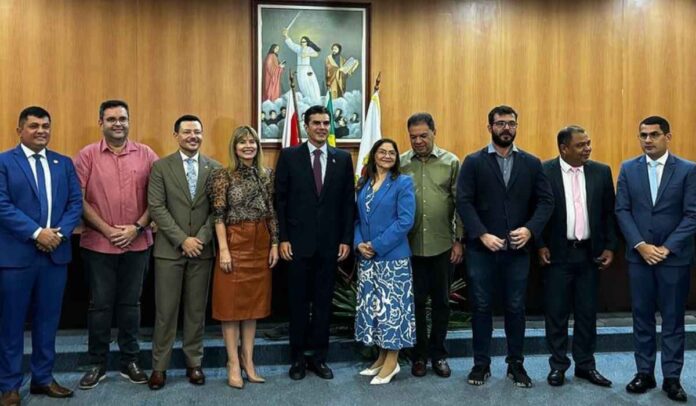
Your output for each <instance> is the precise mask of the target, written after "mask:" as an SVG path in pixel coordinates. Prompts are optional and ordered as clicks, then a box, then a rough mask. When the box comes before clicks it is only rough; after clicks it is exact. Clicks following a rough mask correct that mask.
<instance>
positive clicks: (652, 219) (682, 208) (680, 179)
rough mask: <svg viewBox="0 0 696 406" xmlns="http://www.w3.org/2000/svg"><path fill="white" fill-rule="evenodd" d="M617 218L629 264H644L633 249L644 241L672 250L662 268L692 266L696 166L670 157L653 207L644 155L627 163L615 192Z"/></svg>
mask: <svg viewBox="0 0 696 406" xmlns="http://www.w3.org/2000/svg"><path fill="white" fill-rule="evenodd" d="M616 218H617V220H618V222H619V226H620V227H621V231H622V232H623V235H624V237H625V238H626V259H627V260H628V261H629V262H633V263H644V261H643V257H641V256H640V254H639V253H638V251H637V250H635V249H634V248H633V247H635V246H636V244H638V243H639V242H641V241H645V242H646V243H649V244H654V245H657V246H662V245H664V246H665V247H667V248H668V249H669V250H670V254H669V256H668V257H667V259H665V260H664V261H662V262H661V263H660V264H662V265H667V266H688V265H690V264H691V263H692V262H693V257H694V233H695V232H696V165H694V163H693V162H690V161H686V160H684V159H681V158H679V157H677V156H675V155H673V154H672V153H670V154H669V156H668V157H667V162H666V163H665V167H664V168H663V172H662V179H661V181H660V187H659V189H658V191H657V199H656V201H655V205H654V206H653V203H652V198H651V197H650V181H649V180H648V164H647V163H646V159H645V155H641V156H639V157H637V158H634V159H631V160H628V161H625V162H624V163H623V164H622V165H621V172H620V173H619V181H618V185H617V188H616Z"/></svg>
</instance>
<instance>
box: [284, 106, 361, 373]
mask: <svg viewBox="0 0 696 406" xmlns="http://www.w3.org/2000/svg"><path fill="white" fill-rule="evenodd" d="M304 124H305V130H306V131H307V136H308V138H309V140H308V141H307V142H305V143H303V144H301V145H298V146H296V147H290V148H285V149H283V150H282V151H281V152H280V157H279V158H278V164H277V166H276V178H275V191H276V210H277V211H278V225H279V233H280V246H279V251H280V256H281V258H283V259H284V260H286V261H288V262H289V282H288V288H289V302H290V303H289V304H290V309H289V310H290V352H291V354H290V356H291V363H292V366H291V367H290V371H289V375H290V378H292V379H294V380H298V379H303V378H304V377H305V368H308V369H309V370H311V371H313V372H315V373H316V374H317V375H318V376H320V377H321V378H324V379H332V378H333V372H332V371H331V369H330V368H329V367H328V366H327V365H326V353H327V350H328V347H329V318H330V316H331V299H332V297H333V290H334V280H335V279H334V278H335V275H336V265H337V262H338V261H343V260H344V259H346V258H347V257H348V254H349V253H350V246H351V244H352V242H353V227H354V221H355V218H354V206H355V194H354V180H353V161H352V159H351V156H350V154H349V153H347V152H345V151H342V150H340V149H337V148H333V147H329V146H328V144H327V142H326V140H327V137H328V135H329V125H330V121H329V111H328V110H327V109H326V107H323V106H312V107H310V108H308V109H307V110H306V111H305V114H304ZM305 351H311V352H313V354H312V356H311V357H309V358H308V359H305Z"/></svg>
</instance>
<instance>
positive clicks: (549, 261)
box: [536, 125, 618, 386]
mask: <svg viewBox="0 0 696 406" xmlns="http://www.w3.org/2000/svg"><path fill="white" fill-rule="evenodd" d="M556 140H557V143H558V151H559V153H560V156H559V157H557V158H554V159H552V160H549V161H546V162H544V164H543V168H544V173H545V174H546V176H547V177H548V178H549V183H550V184H551V189H552V190H553V197H554V201H555V204H554V209H553V215H552V216H551V220H550V221H549V222H548V223H547V224H546V227H545V228H544V231H543V232H542V235H541V238H537V240H536V245H537V247H538V248H539V249H538V253H539V262H540V263H541V265H542V266H544V267H545V268H544V304H545V309H544V310H545V316H546V343H547V344H548V347H549V352H550V353H551V357H549V365H550V367H551V372H549V375H548V377H547V378H546V379H547V381H548V383H549V385H551V386H561V385H563V383H564V382H565V371H566V370H567V369H568V368H569V367H570V359H568V356H567V355H566V354H567V352H568V318H569V316H570V313H571V307H572V309H573V311H574V312H573V313H574V320H575V324H574V326H573V360H574V361H575V376H576V377H578V378H582V379H586V380H588V381H589V382H590V383H593V384H595V385H599V386H611V381H609V380H608V379H606V378H605V377H604V376H602V374H600V373H599V372H598V371H597V368H596V365H595V358H594V352H595V346H596V341H597V287H598V278H599V271H600V270H605V269H607V268H609V266H610V265H611V263H612V261H613V259H614V251H616V246H617V244H618V241H617V239H618V237H617V233H616V220H615V218H614V180H613V178H612V176H611V168H609V166H607V165H605V164H602V163H600V162H596V161H591V160H590V153H591V152H592V144H591V143H592V140H591V139H590V134H589V133H587V131H585V129H584V128H582V127H580V126H576V125H571V126H568V127H565V128H563V129H561V131H559V132H558V136H557V138H556Z"/></svg>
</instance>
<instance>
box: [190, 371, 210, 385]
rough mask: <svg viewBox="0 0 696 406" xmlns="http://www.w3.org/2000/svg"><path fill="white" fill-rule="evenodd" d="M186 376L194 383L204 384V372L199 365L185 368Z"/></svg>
mask: <svg viewBox="0 0 696 406" xmlns="http://www.w3.org/2000/svg"><path fill="white" fill-rule="evenodd" d="M186 376H187V377H188V379H189V382H191V383H192V384H194V385H205V374H204V373H203V369H201V367H193V368H186Z"/></svg>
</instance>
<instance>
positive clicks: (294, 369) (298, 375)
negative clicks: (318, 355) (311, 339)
mask: <svg viewBox="0 0 696 406" xmlns="http://www.w3.org/2000/svg"><path fill="white" fill-rule="evenodd" d="M305 367H306V365H305V361H304V360H302V361H295V362H293V363H292V365H291V366H290V371H288V375H290V379H292V380H293V381H299V380H300V379H304V377H305V374H306V373H305Z"/></svg>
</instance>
